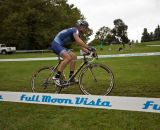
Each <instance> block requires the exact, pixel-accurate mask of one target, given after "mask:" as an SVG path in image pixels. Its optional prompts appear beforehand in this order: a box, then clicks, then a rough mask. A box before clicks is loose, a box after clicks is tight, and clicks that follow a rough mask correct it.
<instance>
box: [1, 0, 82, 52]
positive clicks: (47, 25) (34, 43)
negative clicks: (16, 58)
mask: <svg viewBox="0 0 160 130" xmlns="http://www.w3.org/2000/svg"><path fill="white" fill-rule="evenodd" d="M81 16H82V14H81V12H80V10H79V9H77V8H76V7H74V5H69V4H67V0H1V1H0V18H1V19H0V30H1V33H0V41H1V42H5V43H7V44H8V45H14V46H16V47H17V49H46V48H48V46H50V42H51V41H52V40H53V37H54V36H55V35H56V34H57V32H59V31H60V30H62V29H64V28H68V27H71V26H74V24H75V23H76V21H77V20H78V19H80V18H81Z"/></svg>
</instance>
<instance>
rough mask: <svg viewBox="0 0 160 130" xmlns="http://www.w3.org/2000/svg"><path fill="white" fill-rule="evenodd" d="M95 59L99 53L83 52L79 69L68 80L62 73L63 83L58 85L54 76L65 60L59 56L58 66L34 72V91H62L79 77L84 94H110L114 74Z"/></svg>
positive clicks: (32, 84)
mask: <svg viewBox="0 0 160 130" xmlns="http://www.w3.org/2000/svg"><path fill="white" fill-rule="evenodd" d="M93 55H94V56H93ZM95 59H98V55H97V54H95V53H93V52H91V54H90V56H87V55H85V54H83V58H82V61H83V62H82V64H81V65H80V67H79V68H78V70H77V71H76V72H75V73H74V74H73V75H72V77H70V78H69V79H68V80H66V78H65V76H64V74H62V76H61V81H62V83H61V84H60V85H57V84H56V83H55V82H54V80H53V79H52V77H53V76H54V75H55V73H56V71H57V68H58V66H59V65H60V63H61V62H62V60H63V59H61V58H60V57H58V61H59V62H58V64H57V65H56V66H49V67H42V68H40V69H39V70H38V71H36V73H34V74H33V76H32V80H31V86H32V91H33V92H42V93H44V92H47V93H50V92H52V93H60V92H61V90H62V89H64V88H68V87H70V86H71V85H74V84H76V83H73V82H70V81H71V79H73V78H75V77H78V84H79V88H80V90H81V91H82V92H83V94H86V95H108V94H109V93H110V92H111V90H112V89H113V87H114V75H113V73H112V71H111V69H109V67H108V66H107V65H104V64H100V63H92V62H93V61H94V60H95Z"/></svg>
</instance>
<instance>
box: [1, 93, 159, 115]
mask: <svg viewBox="0 0 160 130" xmlns="http://www.w3.org/2000/svg"><path fill="white" fill-rule="evenodd" d="M2 101H8V102H19V103H33V104H46V105H58V106H74V107H87V108H101V109H115V110H128V111H142V112H154V113H160V98H142V97H121V96H95V95H72V94H50V93H31V92H7V91H0V102H2Z"/></svg>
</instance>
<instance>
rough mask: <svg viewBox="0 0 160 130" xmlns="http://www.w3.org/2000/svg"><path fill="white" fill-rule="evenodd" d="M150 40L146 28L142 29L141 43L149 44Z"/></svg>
mask: <svg viewBox="0 0 160 130" xmlns="http://www.w3.org/2000/svg"><path fill="white" fill-rule="evenodd" d="M150 40H151V38H150V35H149V33H148V31H147V28H144V31H143V33H142V38H141V42H149V41H150Z"/></svg>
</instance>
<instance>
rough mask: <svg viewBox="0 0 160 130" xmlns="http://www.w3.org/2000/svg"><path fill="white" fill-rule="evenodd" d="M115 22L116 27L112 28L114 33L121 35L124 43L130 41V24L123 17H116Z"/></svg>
mask: <svg viewBox="0 0 160 130" xmlns="http://www.w3.org/2000/svg"><path fill="white" fill-rule="evenodd" d="M113 23H114V25H115V27H114V28H113V29H112V33H113V34H114V35H115V36H118V37H121V39H122V43H128V42H129V41H130V40H129V39H128V36H127V29H128V26H127V25H126V24H125V23H124V22H123V21H122V20H121V19H115V20H114V21H113Z"/></svg>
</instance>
